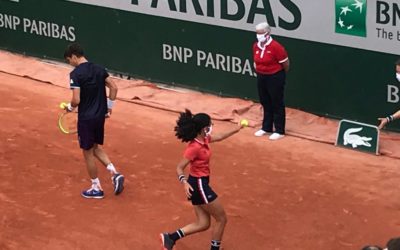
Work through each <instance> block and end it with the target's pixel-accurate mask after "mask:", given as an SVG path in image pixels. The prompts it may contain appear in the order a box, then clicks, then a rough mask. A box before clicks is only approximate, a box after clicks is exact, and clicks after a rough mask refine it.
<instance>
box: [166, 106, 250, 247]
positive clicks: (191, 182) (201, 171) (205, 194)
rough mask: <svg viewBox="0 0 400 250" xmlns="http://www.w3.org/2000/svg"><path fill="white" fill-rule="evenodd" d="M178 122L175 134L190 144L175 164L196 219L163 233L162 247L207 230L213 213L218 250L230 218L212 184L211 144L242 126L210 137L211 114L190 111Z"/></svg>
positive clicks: (213, 245) (215, 245) (214, 244)
mask: <svg viewBox="0 0 400 250" xmlns="http://www.w3.org/2000/svg"><path fill="white" fill-rule="evenodd" d="M176 123H177V125H176V127H175V135H176V137H177V138H178V139H180V140H182V142H187V143H188V144H187V147H186V149H185V151H184V153H183V158H182V160H181V161H180V162H179V163H178V165H177V167H176V172H177V175H178V179H179V181H180V182H181V183H182V186H183V189H184V192H185V194H186V196H187V197H188V199H189V200H190V201H191V202H192V204H193V208H194V211H195V213H196V217H197V218H196V221H195V222H193V223H191V224H188V225H186V226H184V227H182V228H179V229H178V230H177V231H175V232H173V233H162V234H160V237H161V244H162V248H161V249H163V250H171V249H172V248H173V247H174V245H175V243H176V241H178V240H179V239H182V238H183V237H185V236H188V235H191V234H194V233H198V232H201V231H205V230H207V229H208V228H209V227H210V218H211V216H212V217H213V218H214V219H215V226H214V228H213V231H212V239H211V247H210V249H211V250H219V249H220V245H221V240H222V236H223V234H224V228H225V225H226V223H227V218H226V213H225V210H224V208H223V206H222V204H221V202H220V201H219V199H218V196H217V194H216V193H215V192H214V191H213V190H212V188H211V186H210V185H209V182H210V157H211V150H210V147H209V143H213V142H217V141H222V140H224V139H226V138H228V137H230V136H232V135H233V134H235V133H237V132H239V131H240V129H241V128H242V126H238V127H237V128H235V129H233V130H230V131H226V132H223V133H220V134H215V135H214V134H213V135H212V136H211V132H212V122H211V118H210V116H209V115H207V114H205V113H199V114H195V115H193V114H192V113H191V112H190V111H189V110H186V111H185V112H183V113H181V114H180V116H179V119H178V120H177V122H176ZM188 165H189V166H190V170H189V176H188V178H186V176H185V174H184V170H185V168H186V167H187V166H188Z"/></svg>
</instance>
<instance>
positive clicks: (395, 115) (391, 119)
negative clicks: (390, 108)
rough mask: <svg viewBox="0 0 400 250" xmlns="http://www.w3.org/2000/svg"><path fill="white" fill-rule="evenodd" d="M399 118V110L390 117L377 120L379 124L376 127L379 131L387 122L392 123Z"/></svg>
mask: <svg viewBox="0 0 400 250" xmlns="http://www.w3.org/2000/svg"><path fill="white" fill-rule="evenodd" d="M399 118H400V110H398V111H396V113H394V114H392V115H388V116H387V117H385V118H378V120H379V121H380V124H379V126H378V128H379V129H382V128H384V127H385V126H386V124H388V123H389V122H392V121H394V120H396V119H399Z"/></svg>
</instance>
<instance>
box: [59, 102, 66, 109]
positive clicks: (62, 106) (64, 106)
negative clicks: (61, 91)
mask: <svg viewBox="0 0 400 250" xmlns="http://www.w3.org/2000/svg"><path fill="white" fill-rule="evenodd" d="M67 106H68V104H67V103H66V102H62V103H60V109H65V108H66V107H67Z"/></svg>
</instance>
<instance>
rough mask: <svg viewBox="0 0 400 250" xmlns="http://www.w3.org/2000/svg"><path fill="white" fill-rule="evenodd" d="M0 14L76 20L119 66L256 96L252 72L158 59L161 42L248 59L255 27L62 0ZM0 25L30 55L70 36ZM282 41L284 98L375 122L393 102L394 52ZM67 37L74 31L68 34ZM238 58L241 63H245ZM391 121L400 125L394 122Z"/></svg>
mask: <svg viewBox="0 0 400 250" xmlns="http://www.w3.org/2000/svg"><path fill="white" fill-rule="evenodd" d="M0 14H2V15H3V18H4V15H8V16H10V15H14V16H17V17H19V18H20V19H23V18H28V19H30V20H33V19H34V20H37V21H38V20H41V21H44V22H53V23H57V24H58V25H65V26H66V27H71V26H72V27H74V35H75V37H76V41H78V42H79V43H81V44H82V45H83V46H84V48H85V51H86V54H87V56H88V58H89V59H90V60H92V61H94V62H96V63H99V64H102V65H104V66H106V67H107V68H108V69H110V70H112V71H116V72H123V73H125V74H128V75H131V76H134V77H139V78H143V79H147V80H151V81H159V82H163V83H168V84H177V85H180V86H186V87H189V88H193V89H198V90H202V91H206V92H211V93H217V94H221V95H224V96H237V97H242V98H249V99H253V100H257V90H256V80H255V77H254V76H252V74H251V73H250V74H249V73H248V72H247V73H245V74H241V73H239V74H237V73H232V72H227V71H223V70H216V69H213V68H211V67H208V68H206V67H204V64H205V62H204V63H202V64H201V65H200V66H197V61H196V58H195V57H192V58H189V59H188V60H187V63H183V62H177V61H173V60H163V44H169V45H173V46H176V47H184V48H189V49H190V50H191V51H192V52H193V53H194V54H196V51H197V50H201V51H204V52H211V53H212V55H213V56H215V55H216V54H221V55H225V56H227V55H229V56H230V57H231V58H232V57H237V58H240V59H241V60H242V62H244V61H245V60H246V59H247V60H249V62H251V64H252V60H251V58H252V55H251V54H252V43H253V42H254V41H255V34H254V33H253V32H249V31H243V30H237V29H230V28H223V27H218V26H211V25H206V24H199V23H193V22H188V21H180V20H173V19H168V18H164V17H156V16H149V15H144V14H138V13H132V12H126V11H120V10H113V9H109V8H103V7H94V6H89V5H84V4H77V3H72V2H67V1H61V0H35V1H32V0H31V1H24V0H21V1H20V2H19V3H15V2H11V1H9V0H0ZM22 26H23V25H22V24H20V25H19V26H18V27H17V28H16V30H14V29H10V28H6V27H4V24H3V27H0V48H2V49H5V50H10V51H16V52H19V53H24V54H27V55H32V56H37V57H46V58H52V59H56V60H63V58H62V56H63V52H64V48H65V47H66V45H67V44H69V43H70V42H71V41H68V39H58V38H51V37H46V36H43V35H42V36H40V35H37V34H32V33H30V32H29V29H28V31H27V32H24V31H23V28H22ZM275 39H276V40H278V41H279V42H281V43H282V44H283V45H284V46H285V47H286V49H287V51H288V53H289V56H290V60H291V70H290V72H289V75H288V80H287V91H286V104H287V106H289V107H293V108H298V109H301V110H305V111H308V112H312V113H315V114H319V115H324V116H329V117H334V118H346V119H351V120H357V121H360V122H367V123H370V124H376V118H377V117H378V116H381V115H386V114H389V113H391V112H394V111H396V110H397V109H398V103H389V102H387V98H388V97H387V95H388V94H387V88H388V87H387V85H388V84H392V85H396V86H399V84H398V83H396V80H395V78H394V62H395V60H396V59H397V56H395V55H390V54H384V53H378V52H371V51H367V50H361V49H353V48H348V47H342V46H335V45H327V44H323V43H317V42H309V41H304V40H297V39H292V38H285V37H277V36H275ZM70 40H71V39H70ZM242 66H243V64H242ZM390 128H391V129H393V130H400V126H399V124H396V122H395V123H393V124H391V127H390Z"/></svg>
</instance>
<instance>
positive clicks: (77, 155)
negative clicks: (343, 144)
mask: <svg viewBox="0 0 400 250" xmlns="http://www.w3.org/2000/svg"><path fill="white" fill-rule="evenodd" d="M0 97H1V98H0V121H1V126H0V178H1V182H0V211H1V214H0V249H52V250H56V249H138V250H142V249H143V250H147V249H159V240H158V233H160V232H163V231H171V230H175V229H177V228H178V227H180V226H182V225H184V224H186V223H190V222H192V221H193V220H194V212H193V210H192V208H191V205H190V204H189V203H188V202H187V201H186V199H185V195H184V192H183V189H182V186H181V185H180V184H179V183H178V181H177V178H176V174H175V166H176V164H177V162H178V161H179V160H180V158H181V155H182V151H183V149H184V146H185V145H184V144H182V143H180V142H179V141H178V140H177V139H176V138H175V137H174V133H173V127H174V125H175V120H176V118H177V116H178V115H177V114H176V113H174V112H168V111H163V110H159V109H154V108H149V107H145V106H141V105H136V104H132V103H127V102H122V101H119V102H118V103H117V104H116V107H115V109H114V113H113V116H112V118H111V119H109V120H108V121H107V124H106V144H105V147H104V148H105V150H106V151H107V152H108V154H109V156H110V157H111V159H112V160H113V162H114V164H115V165H116V166H117V168H118V169H119V170H120V171H121V172H122V173H123V174H124V175H125V176H126V189H125V191H124V193H122V194H121V196H114V195H113V194H112V186H111V181H110V178H109V173H108V172H107V171H106V170H105V169H104V168H103V167H102V166H100V164H98V166H99V169H100V171H99V177H100V179H101V181H102V186H103V188H104V189H105V193H106V197H105V198H104V199H103V200H86V199H84V198H82V197H80V191H81V190H82V189H84V188H87V187H88V185H89V178H88V175H87V173H86V169H85V165H84V162H83V159H82V155H81V152H80V150H79V148H78V144H77V140H76V137H75V136H67V135H63V134H61V133H60V132H59V131H58V128H57V125H56V119H57V114H58V112H59V109H58V104H59V103H60V102H61V101H64V100H69V98H70V91H69V90H68V89H64V88H60V87H57V86H54V85H50V84H45V83H42V82H38V81H34V80H30V79H26V78H22V77H17V76H13V75H8V74H4V73H0ZM205 111H206V110H205ZM214 123H215V126H214V127H215V129H214V131H215V133H218V131H221V130H223V129H225V128H230V127H233V126H235V125H234V124H232V123H229V122H219V121H216V122H214ZM253 133H254V129H252V128H246V129H243V130H242V131H241V132H240V133H239V134H236V135H235V136H233V137H231V138H229V139H227V140H225V141H223V142H219V143H216V144H212V145H211V146H212V150H213V157H212V165H211V167H212V179H211V185H212V186H213V188H214V190H215V191H216V192H217V193H218V194H219V196H220V199H221V201H222V202H223V204H224V206H225V209H226V211H227V214H228V225H227V228H226V232H225V235H224V240H223V248H224V249H225V250H234V249H235V250H265V249H274V250H286V249H305V250H306V249H311V250H319V249H323V250H330V249H332V250H334V249H348V250H354V249H360V248H361V247H362V246H363V245H366V244H369V243H371V244H380V245H383V244H384V243H386V241H387V240H388V239H389V238H391V237H393V236H396V235H398V234H399V230H400V216H399V212H400V211H399V209H400V195H399V194H400V192H399V179H400V173H399V170H398V167H399V166H398V165H399V160H396V159H393V158H388V157H385V156H374V155H369V154H365V153H359V152H355V151H351V150H347V149H343V148H337V147H334V146H332V145H329V144H324V143H318V142H313V141H309V140H304V139H300V138H296V137H292V136H287V137H286V138H284V139H282V140H279V141H276V142H271V141H268V140H267V138H266V137H263V138H256V137H254V136H253ZM210 235H211V232H210V231H207V232H203V233H200V234H197V235H193V236H189V237H187V238H184V239H182V240H181V241H179V242H178V243H177V246H176V249H177V250H185V249H190V250H200V249H201V250H204V249H209V242H210Z"/></svg>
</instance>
